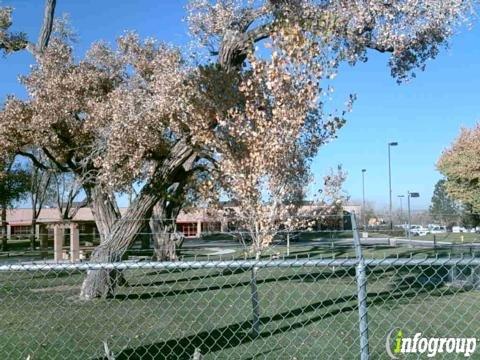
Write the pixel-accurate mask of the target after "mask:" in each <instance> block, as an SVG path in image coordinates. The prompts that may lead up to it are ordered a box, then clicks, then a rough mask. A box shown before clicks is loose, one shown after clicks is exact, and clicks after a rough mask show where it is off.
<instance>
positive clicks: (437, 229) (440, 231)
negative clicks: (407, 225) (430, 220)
mask: <svg viewBox="0 0 480 360" xmlns="http://www.w3.org/2000/svg"><path fill="white" fill-rule="evenodd" d="M446 232H447V227H446V226H433V227H432V228H431V229H430V234H444V233H446Z"/></svg>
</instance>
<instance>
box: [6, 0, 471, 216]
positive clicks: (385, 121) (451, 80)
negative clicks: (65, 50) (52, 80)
mask: <svg viewBox="0 0 480 360" xmlns="http://www.w3.org/2000/svg"><path fill="white" fill-rule="evenodd" d="M2 4H3V5H10V6H13V7H14V8H15V13H14V27H13V29H14V30H18V31H24V32H26V33H27V34H28V36H29V38H30V39H36V38H37V35H38V31H39V28H40V23H41V17H42V12H43V1H41V0H35V1H32V0H10V1H8V0H4V1H3V2H2ZM184 6H185V1H183V0H182V1H179V0H161V1H158V0H156V1H155V0H136V1H126V0H123V1H120V0H116V1H113V0H103V1H98V0H97V1H93V0H82V1H71V0H68V1H67V0H58V8H57V16H58V15H60V14H61V13H68V14H70V18H71V21H72V24H73V27H74V28H75V30H76V31H77V33H78V36H79V42H78V44H77V53H79V54H82V53H83V52H84V51H85V50H86V49H87V48H88V47H89V45H90V44H91V43H92V42H93V41H96V40H99V39H102V40H106V41H109V42H113V41H114V39H115V38H116V37H117V36H118V35H120V34H122V33H123V31H124V30H136V31H137V32H138V33H139V34H140V35H141V36H153V37H155V38H158V39H161V40H164V41H168V42H171V43H173V44H177V45H184V44H186V43H187V42H188V40H189V39H188V35H187V29H186V27H187V26H186V23H185V22H184V20H183V17H184V15H185V11H184ZM479 39H480V24H478V26H477V24H474V26H473V28H472V29H471V30H468V29H460V31H459V32H458V34H457V35H456V36H455V37H454V38H453V39H452V41H451V46H450V48H449V49H445V50H443V51H442V53H441V54H440V55H439V56H438V58H437V59H435V60H433V61H430V62H429V63H428V65H427V69H426V71H425V72H419V73H417V78H416V79H414V80H412V81H411V82H410V83H408V84H402V85H398V84H397V83H396V82H395V80H394V79H393V78H392V77H391V76H390V71H389V69H388V67H387V60H388V58H387V56H386V55H381V54H377V53H371V54H370V56H369V61H368V62H367V63H361V64H357V65H356V66H355V67H350V66H344V67H342V68H341V71H340V72H339V75H338V77H337V79H336V80H335V83H334V84H335V88H336V91H335V93H334V94H333V99H332V105H333V106H338V105H340V106H341V104H342V103H343V101H344V100H345V99H346V98H347V96H348V94H350V93H355V94H357V97H358V99H357V101H356V103H355V105H354V107H353V112H352V113H350V114H349V115H348V118H347V119H348V122H347V125H346V126H345V127H344V128H343V129H342V130H341V131H340V133H339V137H338V139H337V140H335V141H334V142H332V143H330V144H328V145H327V146H326V147H324V148H322V149H321V151H320V153H319V155H318V156H317V158H316V159H315V161H314V163H313V170H314V173H315V176H316V178H317V180H318V181H319V182H321V178H322V176H323V174H324V173H325V172H326V171H327V170H328V168H330V167H335V166H336V165H337V164H343V166H344V168H345V169H346V170H347V171H348V173H349V176H348V180H347V184H346V189H347V191H348V192H349V194H350V195H351V197H352V199H353V200H360V199H361V196H362V184H361V169H362V168H366V169H367V174H366V197H367V200H369V201H373V202H375V203H376V204H377V206H379V207H383V206H386V205H387V204H388V162H387V143H388V142H389V141H397V142H398V143H399V146H398V147H395V148H392V187H393V196H394V206H398V198H397V195H398V194H404V193H406V192H407V191H408V190H411V191H418V192H420V194H421V197H420V199H415V207H416V208H417V209H419V208H426V207H427V206H428V204H429V203H430V198H431V195H432V191H433V187H434V184H435V182H436V181H437V180H438V179H439V178H440V174H439V173H438V172H437V171H436V170H435V162H436V161H437V159H438V157H439V156H440V154H441V151H442V150H443V149H444V148H445V147H446V146H448V145H449V144H450V143H451V142H452V141H453V140H454V138H455V137H456V136H457V134H458V132H459V129H460V128H461V127H462V126H467V127H469V126H472V125H474V124H475V123H476V122H477V121H479V120H480V96H479V95H480V89H479V86H478V81H479V79H480V46H479ZM32 62H33V59H32V58H31V56H30V55H29V54H27V53H26V52H22V53H17V54H14V55H10V56H8V57H6V58H3V59H0V79H1V82H0V84H1V87H0V97H1V98H2V99H3V98H4V97H5V95H6V94H10V93H15V94H18V95H23V94H24V90H23V89H22V87H21V86H20V85H19V84H18V81H17V76H18V75H19V74H22V73H26V72H28V68H29V65H30V64H31V63H32ZM472 161H478V160H477V159H472Z"/></svg>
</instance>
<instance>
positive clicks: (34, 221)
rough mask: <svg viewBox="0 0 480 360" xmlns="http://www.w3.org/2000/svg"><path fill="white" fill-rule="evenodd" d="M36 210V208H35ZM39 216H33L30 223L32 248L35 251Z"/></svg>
mask: <svg viewBox="0 0 480 360" xmlns="http://www.w3.org/2000/svg"><path fill="white" fill-rule="evenodd" d="M33 212H35V209H34V210H33ZM36 228H37V217H36V216H35V215H34V216H32V224H31V225H30V249H31V250H32V251H35V243H36V241H35V240H36V239H35V238H36V235H37V231H36V230H37V229H36Z"/></svg>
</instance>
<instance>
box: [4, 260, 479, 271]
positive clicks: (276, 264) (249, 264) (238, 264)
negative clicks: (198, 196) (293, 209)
mask: <svg viewBox="0 0 480 360" xmlns="http://www.w3.org/2000/svg"><path fill="white" fill-rule="evenodd" d="M359 263H360V261H359V260H357V259H285V260H258V261H257V260H227V261H224V260H207V261H176V262H153V261H152V262H117V263H93V262H83V263H23V264H8V265H0V272H10V271H64V270H70V271H73V270H100V269H107V270H108V269H117V270H127V269H158V270H162V269H165V270H172V269H238V268H246V269H249V268H253V267H256V268H286V267H296V268H300V267H334V266H337V267H352V266H357V265H358V264H359ZM364 263H365V265H366V266H371V267H373V266H454V265H474V266H480V258H477V257H456V258H454V257H450V258H423V259H422V258H384V259H364Z"/></svg>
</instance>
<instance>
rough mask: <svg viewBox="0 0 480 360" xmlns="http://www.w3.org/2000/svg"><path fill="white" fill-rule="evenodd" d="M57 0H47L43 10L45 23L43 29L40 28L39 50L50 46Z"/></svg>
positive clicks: (40, 51) (39, 51) (41, 50)
mask: <svg viewBox="0 0 480 360" xmlns="http://www.w3.org/2000/svg"><path fill="white" fill-rule="evenodd" d="M56 3H57V0H46V1H45V10H44V12H43V24H42V29H41V30H40V36H39V38H38V42H37V48H36V50H37V52H38V53H40V54H41V53H43V52H44V51H45V49H46V47H47V46H48V42H49V41H50V36H51V35H52V29H53V17H54V14H55V6H56Z"/></svg>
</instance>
